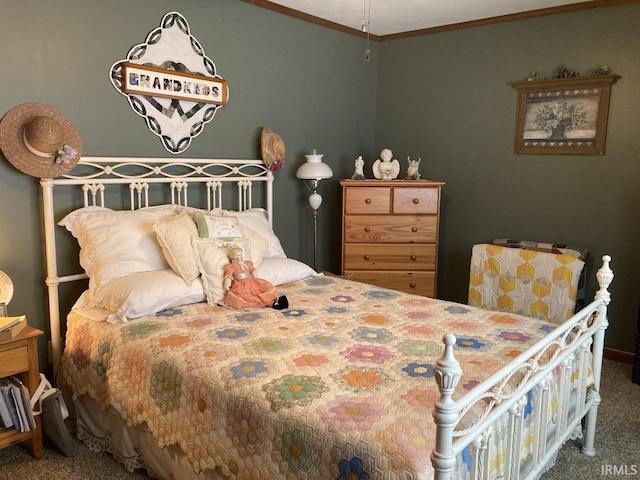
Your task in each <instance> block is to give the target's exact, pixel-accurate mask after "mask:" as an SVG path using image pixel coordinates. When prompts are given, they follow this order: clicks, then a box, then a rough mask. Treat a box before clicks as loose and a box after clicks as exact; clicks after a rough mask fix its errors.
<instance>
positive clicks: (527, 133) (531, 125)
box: [511, 74, 621, 155]
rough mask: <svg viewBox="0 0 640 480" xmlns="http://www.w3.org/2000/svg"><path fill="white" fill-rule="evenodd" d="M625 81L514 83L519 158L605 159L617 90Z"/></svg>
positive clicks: (588, 79) (610, 77)
mask: <svg viewBox="0 0 640 480" xmlns="http://www.w3.org/2000/svg"><path fill="white" fill-rule="evenodd" d="M619 78H621V77H620V76H619V75H615V74H607V75H591V76H585V77H573V78H554V79H551V80H533V81H522V82H514V83H512V84H511V85H512V86H513V87H514V88H515V89H516V90H518V109H517V116H516V139H515V151H516V153H531V154H554V155H557V154H569V155H603V154H604V145H605V138H606V133H607V117H608V115H609V96H610V91H611V85H612V84H613V83H614V82H615V81H616V80H617V79H619Z"/></svg>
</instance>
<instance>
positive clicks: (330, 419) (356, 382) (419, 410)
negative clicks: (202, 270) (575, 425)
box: [62, 276, 554, 480]
mask: <svg viewBox="0 0 640 480" xmlns="http://www.w3.org/2000/svg"><path fill="white" fill-rule="evenodd" d="M278 290H279V293H280V294H281V295H286V296H287V297H288V300H289V304H290V307H289V308H288V309H286V310H274V309H271V308H256V309H250V310H233V309H229V308H225V307H211V306H207V304H206V303H199V304H192V305H185V306H182V307H179V308H174V309H170V310H165V311H162V312H159V313H157V314H155V315H152V316H147V317H143V318H140V319H137V320H133V321H130V322H128V323H120V324H111V323H107V322H97V321H95V320H90V319H86V318H83V317H82V316H80V315H78V314H77V313H73V312H72V313H71V314H70V316H69V319H68V327H67V328H68V331H67V337H66V349H65V352H64V357H63V361H62V368H63V374H64V376H65V379H66V380H67V381H68V383H69V384H70V385H71V387H72V389H73V393H74V397H76V396H80V395H85V394H88V395H90V396H92V397H93V398H94V399H96V400H97V402H98V403H99V405H100V406H101V407H102V408H106V407H108V406H110V407H112V408H114V409H115V410H116V411H118V412H119V413H120V415H121V416H122V417H123V418H124V419H125V420H126V421H127V424H128V425H138V424H142V423H146V425H147V427H148V429H149V430H150V431H151V432H152V433H153V435H154V437H155V439H156V441H157V443H158V445H159V446H161V447H162V446H168V445H172V444H178V445H179V446H180V447H181V449H182V450H183V451H184V452H185V453H186V454H187V456H188V458H189V460H190V462H191V464H192V466H193V469H194V471H196V472H199V471H202V470H205V469H209V468H213V467H215V466H219V467H220V468H221V469H222V471H223V473H225V474H226V475H228V476H229V477H230V478H233V479H238V480H245V479H252V480H256V479H265V480H273V479H276V478H278V479H280V478H282V479H299V478H300V479H314V480H315V479H338V480H347V479H349V480H351V479H361V480H365V479H374V478H375V479H389V480H399V479H408V478H413V479H427V478H431V477H432V474H433V469H432V467H431V462H430V458H429V456H430V453H431V450H432V448H433V445H434V439H435V425H434V422H433V418H432V408H433V405H434V402H435V400H436V398H437V396H438V388H437V385H436V383H435V381H434V378H433V376H434V364H435V362H436V360H437V358H438V357H439V356H440V355H441V353H442V350H443V344H442V337H443V335H444V334H446V333H453V334H455V335H456V337H457V345H456V347H455V355H456V358H457V359H458V361H459V362H460V364H461V366H462V369H463V375H462V379H461V381H460V383H459V385H458V388H457V391H456V396H457V397H459V396H461V395H462V394H464V393H465V392H466V391H467V390H469V389H471V388H473V387H474V386H475V385H477V384H478V383H479V382H480V381H482V380H483V379H485V378H487V377H488V376H489V375H490V374H491V373H492V372H495V371H496V370H497V369H499V368H500V367H502V366H504V365H505V364H506V363H508V362H509V361H510V360H512V359H513V358H514V357H515V356H517V355H518V354H520V353H521V352H522V351H524V350H525V349H526V348H528V347H529V346H531V345H532V344H533V343H535V342H536V341H538V340H539V339H541V338H542V337H544V336H545V335H546V334H547V332H548V331H549V330H550V329H552V328H553V327H554V325H552V324H549V323H546V322H543V321H540V320H534V319H531V318H526V317H520V316H517V315H513V314H505V313H495V312H489V311H484V310H480V309H477V308H473V307H468V306H465V305H461V304H456V303H451V302H447V301H442V300H435V299H431V298H426V297H419V296H414V295H408V294H403V293H399V292H395V291H391V290H385V289H381V288H379V287H375V286H372V285H368V284H363V283H357V282H353V281H349V280H344V279H341V278H334V277H330V276H319V277H310V278H307V279H305V280H301V281H298V282H296V283H293V284H288V285H282V286H280V287H278ZM460 465H461V467H459V469H458V470H463V471H464V469H465V459H464V458H463V459H462V461H461V463H460Z"/></svg>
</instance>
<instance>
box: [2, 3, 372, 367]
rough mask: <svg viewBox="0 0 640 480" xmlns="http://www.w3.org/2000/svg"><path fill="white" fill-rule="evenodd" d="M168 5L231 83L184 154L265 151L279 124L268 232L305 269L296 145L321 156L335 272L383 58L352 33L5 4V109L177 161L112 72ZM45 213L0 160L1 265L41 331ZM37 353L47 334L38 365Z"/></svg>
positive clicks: (249, 18) (254, 10)
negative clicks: (57, 118) (58, 118)
mask: <svg viewBox="0 0 640 480" xmlns="http://www.w3.org/2000/svg"><path fill="white" fill-rule="evenodd" d="M170 11H178V12H180V13H181V14H182V15H184V17H185V18H186V19H187V21H188V22H189V26H190V28H191V33H192V34H193V35H194V36H195V37H196V38H197V39H198V40H199V42H200V43H201V45H202V46H203V48H204V50H205V54H206V55H207V56H209V57H210V58H211V59H212V60H213V61H214V62H215V64H216V67H217V70H218V73H219V74H220V75H221V76H222V77H223V78H225V79H227V80H228V85H229V90H230V100H229V104H228V105H227V106H226V107H224V108H222V109H220V110H219V111H218V113H217V114H216V117H215V118H214V120H213V121H212V122H211V123H210V124H208V125H207V126H206V127H205V129H204V132H203V133H202V134H200V135H199V136H198V137H197V138H195V139H194V140H193V142H192V144H191V146H190V147H189V148H188V149H187V150H186V152H185V153H184V154H182V156H183V157H184V156H188V157H214V158H260V149H259V138H260V131H261V129H262V127H265V126H266V127H269V128H270V129H271V130H273V131H274V132H277V133H279V134H280V135H281V136H282V138H283V139H284V141H285V144H286V147H287V156H286V160H285V167H284V168H283V169H282V170H280V171H278V172H277V173H276V175H275V176H276V185H275V193H274V204H275V210H276V212H277V213H276V215H275V221H274V228H275V230H276V231H277V232H278V233H279V235H280V238H281V239H282V243H283V246H284V248H285V250H286V252H287V254H288V255H289V256H291V257H293V258H298V259H300V260H303V261H305V262H307V263H310V264H312V262H313V222H312V215H311V209H310V207H309V206H308V203H307V201H306V197H307V196H308V194H309V193H310V192H308V191H307V190H306V189H305V188H304V186H303V185H302V183H301V182H300V181H299V180H297V179H296V178H295V171H296V169H297V167H298V166H299V165H300V164H301V163H302V162H303V161H304V160H305V159H304V154H307V153H311V150H312V149H314V148H315V149H317V150H318V152H319V153H323V154H324V155H325V157H324V159H325V161H327V163H329V164H330V165H331V167H332V168H333V170H334V178H333V180H331V181H328V182H326V185H325V186H324V187H323V189H324V190H325V192H326V193H327V195H325V204H324V205H323V211H322V214H321V215H320V218H319V228H320V231H321V232H323V234H324V233H326V234H327V238H332V239H335V242H331V243H330V242H323V243H322V246H321V251H320V265H319V267H320V268H325V269H333V270H335V271H337V270H338V269H339V255H336V254H335V252H333V251H332V250H336V251H337V250H339V243H338V240H337V239H338V238H339V235H340V233H339V232H340V221H339V216H338V214H337V213H335V212H339V208H340V207H339V198H338V197H337V195H333V193H334V192H337V191H338V190H337V182H338V180H339V179H340V178H342V177H345V176H350V175H351V173H352V172H353V170H352V168H353V158H355V156H354V155H355V152H363V151H364V152H366V151H368V150H371V147H372V145H373V134H374V121H375V102H374V100H375V89H376V69H377V65H376V61H375V60H372V61H370V62H368V63H367V62H364V61H363V60H362V58H363V57H362V56H363V51H364V43H363V42H364V40H362V39H360V38H358V37H354V36H352V35H347V34H344V33H340V32H336V31H333V30H330V29H326V28H323V27H320V26H317V25H312V24H309V23H306V22H303V21H301V20H297V19H294V18H291V17H287V16H285V15H281V14H278V13H275V12H271V11H268V10H265V9H262V8H259V7H255V6H253V5H250V4H247V3H244V2H240V1H238V0H188V1H187V0H182V1H176V0H137V1H135V2H130V1H123V0H118V1H109V2H104V1H98V0H56V1H55V2H52V1H50V0H29V1H27V2H16V1H13V0H0V59H1V65H2V67H1V68H0V85H1V88H0V115H3V114H4V112H6V111H8V110H9V109H10V108H12V107H13V106H15V105H18V104H20V103H23V102H43V103H47V104H49V105H51V106H53V107H56V108H58V109H60V110H61V111H62V112H64V113H65V114H66V115H67V116H68V117H69V118H70V119H71V120H72V121H73V122H74V124H75V125H76V127H77V128H78V130H79V132H80V135H81V137H82V140H83V144H84V154H85V155H105V156H112V155H126V156H158V157H163V156H164V157H171V154H169V153H168V152H167V151H166V150H165V149H164V147H163V146H162V144H161V142H160V140H159V139H158V138H157V137H156V136H155V135H153V134H152V133H151V132H150V131H149V130H148V129H147V127H146V125H145V123H144V120H143V119H142V118H141V117H139V116H138V115H136V114H135V113H134V112H133V111H132V110H131V108H130V107H129V105H128V103H127V101H126V99H125V98H124V97H123V96H122V95H120V94H119V93H118V92H116V91H115V89H114V88H113V87H112V85H111V83H110V81H109V69H110V67H111V65H112V64H113V63H114V62H116V61H118V60H120V59H123V58H125V57H126V55H127V53H128V51H129V49H130V48H131V47H133V46H134V45H136V44H138V43H142V42H144V40H145V38H146V36H147V35H148V34H149V32H151V31H152V30H153V29H155V28H156V27H157V26H158V25H159V24H160V20H161V19H162V17H163V16H164V15H165V14H166V13H168V12H170ZM375 48H376V46H374V49H375ZM374 52H375V50H374ZM41 211H42V207H41V195H40V188H39V184H38V181H37V180H36V179H35V178H32V177H29V176H26V175H24V174H22V173H21V172H19V171H17V170H16V169H15V168H13V166H12V165H10V164H9V163H8V162H7V161H6V160H5V159H4V158H0V229H1V232H2V235H1V236H0V270H2V271H4V272H6V273H7V274H8V275H9V276H10V277H11V278H12V279H13V282H14V284H15V295H14V300H13V301H12V303H11V305H10V313H11V314H15V315H17V314H21V313H25V314H27V315H28V319H29V323H30V324H31V325H34V326H36V327H39V328H42V329H44V330H45V331H46V332H47V331H48V324H47V318H46V315H47V307H46V304H47V296H46V291H45V289H44V286H43V285H44V278H45V275H46V273H45V268H44V260H43V241H42V237H43V235H42V227H41V218H42V215H41ZM325 212H326V213H325ZM329 212H334V213H335V214H330V213H329ZM60 260H61V261H62V262H64V261H65V260H66V259H65V258H62V259H60ZM61 273H65V274H66V273H72V272H67V271H63V272H61ZM45 349H46V343H45V341H44V339H41V341H40V357H41V364H42V362H43V361H44V360H45V359H46V350H45Z"/></svg>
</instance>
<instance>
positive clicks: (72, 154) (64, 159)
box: [53, 145, 78, 165]
mask: <svg viewBox="0 0 640 480" xmlns="http://www.w3.org/2000/svg"><path fill="white" fill-rule="evenodd" d="M77 156H78V151H77V150H76V149H75V148H73V147H72V146H71V145H62V147H60V148H59V149H58V151H57V152H55V153H54V154H53V162H54V163H55V164H56V165H60V164H61V163H65V164H68V163H71V161H72V160H75V159H76V157H77Z"/></svg>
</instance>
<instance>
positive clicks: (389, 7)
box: [252, 0, 614, 37]
mask: <svg viewBox="0 0 640 480" xmlns="http://www.w3.org/2000/svg"><path fill="white" fill-rule="evenodd" d="M254 2H255V0H254ZM254 2H252V3H254ZM256 3H258V4H260V5H262V6H265V7H267V8H270V7H269V6H268V4H277V5H281V6H283V7H286V8H289V9H292V10H295V11H297V12H302V13H303V14H307V15H311V16H313V17H318V18H319V19H322V20H326V21H329V22H332V23H335V24H338V25H340V26H344V27H347V28H350V29H355V30H358V31H360V30H361V29H362V21H363V19H364V18H366V16H367V15H368V16H369V22H370V23H369V33H370V34H371V35H375V36H377V37H381V36H385V35H395V34H401V33H405V32H410V31H415V30H425V29H433V28H438V27H444V26H450V25H457V24H461V23H462V24H464V23H466V22H476V21H484V20H487V19H490V18H494V17H503V16H509V15H518V14H526V13H527V12H529V13H535V12H538V13H541V12H540V11H546V10H547V9H551V12H553V10H554V9H559V8H560V9H561V8H562V7H564V6H566V5H574V6H576V7H577V6H580V7H585V6H590V5H585V4H593V6H595V5H596V4H598V5H601V4H603V3H605V1H603V0H586V1H585V0H270V1H261V2H256ZM609 3H614V2H609Z"/></svg>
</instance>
